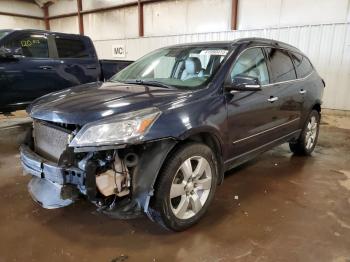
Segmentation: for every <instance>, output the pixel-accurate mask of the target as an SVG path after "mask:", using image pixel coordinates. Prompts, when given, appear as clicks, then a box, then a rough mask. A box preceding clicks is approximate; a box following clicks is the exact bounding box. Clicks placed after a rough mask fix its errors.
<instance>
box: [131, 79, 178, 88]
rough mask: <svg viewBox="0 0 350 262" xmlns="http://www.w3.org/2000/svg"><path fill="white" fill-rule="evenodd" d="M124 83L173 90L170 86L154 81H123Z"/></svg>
mask: <svg viewBox="0 0 350 262" xmlns="http://www.w3.org/2000/svg"><path fill="white" fill-rule="evenodd" d="M124 83H126V84H135V85H149V86H158V87H165V88H174V87H172V86H170V85H167V84H164V83H162V82H160V81H156V80H141V79H136V80H128V81H125V82H124Z"/></svg>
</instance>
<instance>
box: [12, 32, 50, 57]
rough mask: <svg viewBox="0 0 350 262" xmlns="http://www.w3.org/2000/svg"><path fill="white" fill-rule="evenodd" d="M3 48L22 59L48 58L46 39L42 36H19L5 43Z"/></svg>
mask: <svg viewBox="0 0 350 262" xmlns="http://www.w3.org/2000/svg"><path fill="white" fill-rule="evenodd" d="M5 47H6V48H9V49H11V50H12V52H14V54H16V55H21V56H24V57H32V58H47V57H49V47H48V44H47V38H46V36H45V35H42V34H21V35H19V36H16V37H14V38H12V39H10V40H9V41H8V42H6V43H5Z"/></svg>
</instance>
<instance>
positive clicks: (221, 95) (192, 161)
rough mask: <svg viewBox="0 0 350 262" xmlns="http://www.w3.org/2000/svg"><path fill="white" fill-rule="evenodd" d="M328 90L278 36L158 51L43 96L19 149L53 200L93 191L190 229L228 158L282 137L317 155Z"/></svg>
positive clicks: (123, 214) (35, 191)
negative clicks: (104, 78)
mask: <svg viewBox="0 0 350 262" xmlns="http://www.w3.org/2000/svg"><path fill="white" fill-rule="evenodd" d="M323 88H324V82H323V80H322V79H321V78H320V76H319V75H318V74H317V72H316V71H315V69H314V68H313V66H312V64H311V63H310V61H309V59H308V58H307V57H306V56H305V55H304V54H303V53H301V52H300V50H298V49H297V48H295V47H292V46H290V45H287V44H284V43H281V42H277V41H273V40H268V39H257V38H249V39H239V40H235V41H232V42H208V43H195V44H184V45H177V46H172V47H166V48H162V49H159V50H156V51H154V52H152V53H150V54H148V55H146V56H144V57H142V58H141V59H139V60H138V61H136V62H134V63H133V64H131V65H130V66H128V67H127V68H125V69H124V70H122V71H121V72H119V73H118V74H116V75H115V76H114V77H112V78H111V79H110V80H109V81H108V82H105V83H102V82H97V83H91V84H85V85H81V86H77V87H73V88H70V89H66V90H64V91H60V92H56V93H52V94H49V95H46V96H44V97H41V98H40V99H38V100H36V101H34V103H33V104H32V105H31V106H30V107H29V108H28V109H27V111H28V113H29V114H30V116H31V117H32V118H33V129H32V132H31V133H30V134H29V135H28V137H27V140H26V142H25V143H24V144H23V145H22V146H21V148H20V150H21V162H22V165H23V168H24V170H25V172H26V173H28V174H30V175H32V179H31V181H30V182H29V185H28V187H29V192H30V194H31V196H32V197H33V199H34V200H35V201H36V202H38V203H39V204H40V205H42V206H43V207H44V208H59V207H63V206H67V205H69V204H71V203H73V202H74V201H75V200H76V199H78V198H79V197H80V196H85V198H86V199H88V200H89V201H91V202H92V203H94V204H95V205H96V206H97V207H98V210H99V211H101V212H103V213H105V214H108V215H110V216H111V217H115V218H134V217H137V216H140V215H142V214H147V216H148V217H149V218H150V219H152V220H153V221H156V222H158V223H159V224H161V225H162V226H164V227H166V228H168V229H171V230H174V231H181V230H184V229H186V228H188V227H190V226H192V225H193V224H195V223H196V222H197V221H198V220H199V219H200V218H201V217H202V216H203V215H204V213H205V211H206V210H207V209H208V206H209V204H210V202H211V201H212V200H213V196H214V192H215V189H216V186H217V185H218V184H220V183H221V182H222V181H223V177H224V172H225V171H227V170H229V169H230V168H233V167H235V166H237V165H239V164H241V163H243V162H246V161H248V160H250V159H252V158H254V157H255V156H257V155H258V154H260V153H262V152H264V151H266V150H269V149H271V148H273V147H274V146H277V145H280V144H282V143H285V142H289V144H290V149H291V151H292V152H294V153H295V154H302V155H310V154H311V152H312V151H313V150H314V148H315V145H316V142H317V137H318V130H319V123H320V112H321V97H322V93H323Z"/></svg>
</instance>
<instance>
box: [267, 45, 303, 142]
mask: <svg viewBox="0 0 350 262" xmlns="http://www.w3.org/2000/svg"><path fill="white" fill-rule="evenodd" d="M265 50H266V53H267V57H268V66H269V70H270V76H271V84H270V88H271V91H272V93H273V98H274V99H275V106H276V110H277V114H276V119H274V121H275V124H276V128H275V130H274V132H275V135H276V136H284V135H287V134H289V133H292V132H293V131H295V130H297V129H298V127H299V122H300V113H301V109H302V99H301V97H300V95H299V93H298V88H299V83H298V81H297V77H296V72H295V68H294V65H293V62H292V60H291V57H290V55H289V53H288V52H287V51H286V50H283V49H278V48H266V49H265Z"/></svg>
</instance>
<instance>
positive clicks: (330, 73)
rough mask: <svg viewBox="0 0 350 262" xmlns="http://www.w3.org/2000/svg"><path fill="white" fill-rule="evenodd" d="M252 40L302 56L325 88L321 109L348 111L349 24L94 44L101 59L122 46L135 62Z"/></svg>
mask: <svg viewBox="0 0 350 262" xmlns="http://www.w3.org/2000/svg"><path fill="white" fill-rule="evenodd" d="M252 36H254V37H265V38H271V39H276V40H281V41H283V42H286V43H289V44H292V45H294V46H296V47H298V48H299V49H300V50H302V51H303V52H305V53H306V54H307V55H308V56H309V57H310V59H311V61H312V62H313V64H314V65H315V67H316V69H317V71H318V72H319V73H320V75H321V76H322V77H323V78H324V79H325V81H326V84H327V88H326V89H325V92H324V105H323V107H324V108H330V109H340V110H350V23H337V24H324V25H312V26H295V27H283V28H271V29H259V30H238V31H228V32H215V33H200V34H187V35H173V36H171V35H170V36H154V37H144V38H129V39H110V40H95V41H94V43H95V45H96V49H97V51H98V54H99V56H100V58H105V59H111V58H112V45H115V44H122V45H124V46H125V48H126V52H127V54H126V57H125V59H131V60H135V59H138V58H139V57H141V56H142V55H144V54H146V53H148V52H150V51H152V50H154V49H156V48H159V47H163V46H167V45H173V44H178V43H188V42H200V41H223V40H233V39H237V38H241V37H252Z"/></svg>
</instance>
